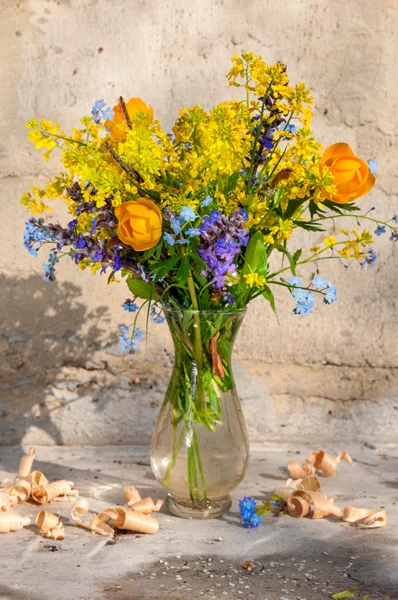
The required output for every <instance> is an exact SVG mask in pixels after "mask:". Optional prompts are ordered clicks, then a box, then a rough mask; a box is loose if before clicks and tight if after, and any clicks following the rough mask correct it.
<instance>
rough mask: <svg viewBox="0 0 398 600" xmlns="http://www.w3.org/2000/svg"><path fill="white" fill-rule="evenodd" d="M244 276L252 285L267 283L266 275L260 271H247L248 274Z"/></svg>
mask: <svg viewBox="0 0 398 600" xmlns="http://www.w3.org/2000/svg"><path fill="white" fill-rule="evenodd" d="M243 277H244V278H245V279H246V283H247V285H249V286H250V287H262V286H263V285H265V284H266V283H267V280H266V279H265V277H264V275H259V274H258V273H247V274H246V275H243Z"/></svg>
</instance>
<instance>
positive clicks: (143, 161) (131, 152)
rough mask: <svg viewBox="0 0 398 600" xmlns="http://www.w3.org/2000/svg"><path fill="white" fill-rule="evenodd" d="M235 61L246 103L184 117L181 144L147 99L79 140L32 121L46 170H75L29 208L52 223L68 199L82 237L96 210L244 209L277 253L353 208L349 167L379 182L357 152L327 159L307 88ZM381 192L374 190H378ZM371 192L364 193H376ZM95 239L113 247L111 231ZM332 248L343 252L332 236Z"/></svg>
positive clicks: (352, 247) (177, 129)
mask: <svg viewBox="0 0 398 600" xmlns="http://www.w3.org/2000/svg"><path fill="white" fill-rule="evenodd" d="M231 62H232V65H231V68H230V71H229V73H228V75H227V79H228V81H229V84H230V85H231V86H234V87H236V88H242V91H243V97H242V98H241V99H239V100H229V101H227V102H222V103H220V104H218V105H217V106H215V107H213V108H212V109H211V110H209V111H206V110H204V109H203V108H202V107H201V106H199V105H197V106H193V107H191V108H183V109H181V111H180V113H179V116H178V118H177V121H176V123H175V125H174V127H173V128H172V131H173V134H166V133H165V131H164V130H163V129H162V127H161V125H160V123H159V121H157V120H155V119H154V111H153V109H152V107H150V106H147V105H146V104H145V103H144V102H143V101H142V100H140V99H138V98H132V99H130V100H129V101H128V102H127V103H124V101H123V99H122V98H121V99H120V100H119V103H118V105H117V106H115V107H114V108H113V109H106V111H105V113H106V117H105V116H104V119H105V121H104V122H101V119H98V118H96V111H97V113H98V111H99V110H100V109H102V108H103V106H104V105H105V103H104V101H102V100H101V101H97V103H96V105H97V108H96V105H94V107H93V112H92V114H93V117H84V118H82V119H81V126H80V127H79V128H74V129H73V130H72V133H71V135H69V136H68V135H67V134H65V133H64V132H63V131H62V130H61V129H60V126H59V124H58V123H54V122H52V121H48V120H46V119H42V120H41V121H40V122H38V121H36V120H35V119H31V120H30V121H29V122H28V124H27V127H28V129H29V135H28V137H29V140H30V141H31V142H32V143H33V144H34V145H35V147H36V148H38V149H42V150H44V158H45V159H46V160H49V157H50V155H51V152H52V151H53V149H54V148H56V147H58V148H60V149H61V160H62V162H63V165H64V168H65V169H64V171H63V172H62V173H60V174H59V175H58V176H57V177H55V178H54V179H51V180H50V181H49V182H48V183H47V185H46V186H45V187H44V188H43V189H42V188H39V187H32V188H30V191H29V192H27V193H25V194H24V195H23V197H22V203H23V204H24V206H26V208H28V209H29V210H31V211H32V212H33V213H43V212H44V211H46V210H50V208H49V206H48V205H47V203H46V200H54V199H64V200H65V201H66V202H67V204H68V208H69V211H70V213H71V214H72V215H73V217H74V219H76V221H77V228H78V231H79V232H81V233H84V232H90V231H91V230H92V228H93V219H95V207H96V208H97V209H98V211H100V210H101V209H102V208H103V207H106V206H110V205H111V206H112V207H113V209H115V208H117V207H118V206H120V205H121V204H122V203H124V202H126V201H136V200H137V199H139V198H142V197H145V198H147V199H150V200H151V201H152V200H153V201H155V202H156V203H157V204H158V205H159V206H160V208H161V209H163V210H164V209H165V208H166V207H167V206H169V207H170V208H171V210H172V211H173V212H174V213H175V214H178V213H179V212H180V211H181V209H182V208H183V207H191V208H192V209H193V210H195V211H197V210H198V209H199V207H200V205H201V203H202V202H203V200H204V199H205V198H207V197H211V199H212V200H211V201H212V203H213V205H212V208H217V210H220V211H222V213H223V214H224V215H226V216H228V215H230V214H231V213H234V212H235V211H238V210H239V209H242V208H243V209H244V210H245V211H246V212H247V214H248V217H249V218H248V221H247V223H246V227H247V228H248V229H249V230H251V231H260V232H261V233H262V235H263V239H264V242H265V244H267V245H269V246H276V245H278V244H280V243H281V242H284V241H286V240H288V239H289V238H290V237H291V235H292V232H293V230H294V228H296V227H300V226H304V225H305V220H306V217H305V214H306V211H307V209H308V207H309V206H310V205H311V203H312V206H313V205H314V204H315V205H321V206H322V203H324V202H325V200H326V199H328V200H331V199H333V198H338V199H336V202H339V203H344V201H345V200H344V199H345V197H346V196H347V193H348V192H347V190H346V188H345V186H346V187H347V186H348V187H350V186H351V187H350V190H349V191H350V194H349V198H350V200H349V201H351V199H352V196H353V195H354V196H355V194H356V193H357V190H356V188H355V189H353V185H354V184H352V182H351V181H350V180H349V179H347V178H349V177H351V175H350V172H348V171H349V168H350V164H351V163H348V162H347V156H348V157H349V158H351V162H352V160H354V159H355V160H356V163H355V164H356V165H357V171H358V173H359V174H360V175H361V177H362V175H363V177H365V176H367V173H366V169H367V167H366V163H364V161H361V160H360V159H358V158H357V157H355V156H354V155H353V153H352V151H351V149H350V148H349V147H348V146H347V144H336V145H334V146H331V147H330V148H329V149H328V150H327V151H326V152H325V153H324V154H323V155H322V148H321V145H320V144H319V143H318V142H317V141H316V139H315V138H314V137H313V133H312V131H311V117H312V112H311V109H310V105H311V103H312V102H313V98H312V96H311V92H310V90H308V89H307V88H306V86H305V84H304V83H302V82H300V83H298V84H297V85H295V86H292V85H290V83H289V78H288V75H287V69H286V66H285V65H284V64H282V63H280V62H277V63H276V64H274V65H268V64H267V63H266V62H265V61H264V60H263V59H262V58H261V57H260V56H256V55H254V54H253V53H243V54H242V56H237V55H234V56H233V57H232V59H231ZM105 113H104V115H105ZM342 169H343V171H342ZM344 169H345V170H344ZM347 169H348V171H347ZM346 171H347V172H346ZM357 171H356V172H357ZM341 173H343V174H341ZM336 174H337V175H336ZM368 175H369V174H368ZM355 176H356V177H357V175H355ZM358 177H359V175H358ZM368 179H369V177H368ZM373 179H374V178H373ZM346 180H347V181H348V183H347V181H346ZM75 183H77V184H79V189H80V190H81V194H82V197H83V201H84V202H85V203H87V205H89V206H90V210H89V211H88V212H85V211H83V212H81V210H80V209H79V205H78V202H76V201H75V200H74V199H73V198H72V197H71V195H70V194H69V193H66V190H67V189H70V188H71V187H72V186H73V185H74V184H75ZM371 184H372V185H373V183H372V181H371V180H370V179H369V182H368V184H367V185H368V187H369V185H371ZM354 187H355V186H354ZM362 188H364V185H362V187H361V188H360V190H359V191H358V194H359V193H361V194H362V195H363V193H365V192H364V191H363V189H362ZM366 189H368V188H366ZM347 198H348V196H347ZM346 202H348V200H346ZM93 204H94V208H93ZM209 210H211V209H209ZM94 235H95V237H96V238H101V239H103V240H107V239H108V238H109V233H108V231H107V230H101V229H99V230H98V231H96V232H95V233H94ZM365 237H366V236H365ZM325 243H326V244H327V245H328V246H333V245H334V244H335V243H337V242H336V241H335V240H334V238H333V236H331V237H330V238H329V239H328V240H325ZM365 243H366V244H367V243H368V242H367V241H366V239H365V238H358V237H355V239H354V240H349V241H347V242H346V244H345V246H344V248H343V249H342V250H339V253H340V254H341V255H343V256H346V257H349V256H354V257H357V256H358V255H359V253H360V247H361V246H362V245H363V244H365ZM312 251H315V252H316V251H317V248H316V249H315V250H314V249H312ZM82 266H83V267H84V266H85V265H84V264H82ZM86 266H87V265H86ZM249 279H250V278H249ZM250 281H252V279H250ZM253 281H254V280H253ZM250 285H254V283H252V284H250Z"/></svg>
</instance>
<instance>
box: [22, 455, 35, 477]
mask: <svg viewBox="0 0 398 600" xmlns="http://www.w3.org/2000/svg"><path fill="white" fill-rule="evenodd" d="M35 454H36V451H35V449H34V448H31V449H30V450H29V453H28V454H24V455H23V456H22V458H21V462H20V463H19V469H18V477H28V476H29V473H30V471H31V469H32V465H33V461H34V458H35Z"/></svg>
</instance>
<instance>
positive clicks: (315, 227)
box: [293, 221, 325, 231]
mask: <svg viewBox="0 0 398 600" xmlns="http://www.w3.org/2000/svg"><path fill="white" fill-rule="evenodd" d="M293 223H294V225H295V226H296V227H301V228H302V229H306V230H307V231H325V229H324V228H323V227H319V226H318V225H313V224H312V223H311V221H309V222H306V221H293Z"/></svg>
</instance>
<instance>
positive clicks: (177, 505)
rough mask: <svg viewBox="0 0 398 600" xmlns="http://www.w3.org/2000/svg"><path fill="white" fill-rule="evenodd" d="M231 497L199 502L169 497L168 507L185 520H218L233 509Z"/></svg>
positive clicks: (167, 500)
mask: <svg viewBox="0 0 398 600" xmlns="http://www.w3.org/2000/svg"><path fill="white" fill-rule="evenodd" d="M231 504H232V501H231V498H230V496H224V498H219V499H217V500H199V501H198V502H195V503H191V502H184V501H177V500H176V499H175V498H173V497H172V496H170V495H168V496H167V499H166V507H167V508H168V510H169V511H170V512H171V513H172V514H173V515H175V516H176V517H181V518H183V519H216V518H217V517H221V515H223V514H224V513H226V512H228V511H229V509H230V508H231Z"/></svg>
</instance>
